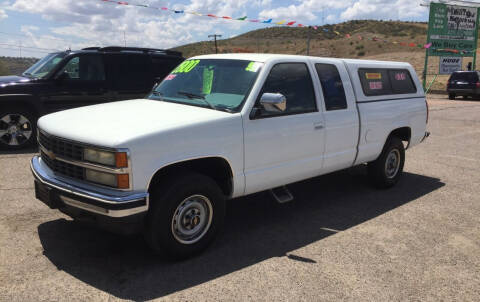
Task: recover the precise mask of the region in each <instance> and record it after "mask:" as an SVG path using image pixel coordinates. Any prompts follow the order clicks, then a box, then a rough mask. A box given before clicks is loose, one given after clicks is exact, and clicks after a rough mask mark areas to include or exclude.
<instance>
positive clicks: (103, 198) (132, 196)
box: [30, 156, 149, 217]
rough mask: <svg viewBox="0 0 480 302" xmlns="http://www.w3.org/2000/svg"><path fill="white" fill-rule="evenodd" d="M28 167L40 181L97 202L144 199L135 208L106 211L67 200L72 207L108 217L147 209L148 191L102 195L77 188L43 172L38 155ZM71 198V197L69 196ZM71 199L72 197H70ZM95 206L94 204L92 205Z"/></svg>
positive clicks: (123, 202) (126, 201) (127, 201)
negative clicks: (122, 194) (140, 204)
mask: <svg viewBox="0 0 480 302" xmlns="http://www.w3.org/2000/svg"><path fill="white" fill-rule="evenodd" d="M30 168H31V170H32V173H33V174H34V177H35V178H36V179H37V180H38V181H40V182H41V183H43V184H45V185H47V186H50V187H52V188H55V189H57V190H60V191H63V192H67V193H70V194H73V195H76V196H79V197H83V198H88V199H92V200H96V201H99V202H103V203H108V204H126V203H131V202H135V201H139V200H145V201H146V204H145V205H144V206H141V207H137V208H132V209H125V210H110V209H106V211H107V213H105V212H102V211H97V210H95V209H93V208H92V205H87V204H85V203H83V202H80V201H78V200H74V202H73V203H72V202H70V204H69V201H68V200H67V202H66V203H67V204H69V205H70V206H73V207H77V208H82V209H84V210H86V211H90V212H94V213H98V214H102V215H106V216H110V217H124V216H129V215H133V214H137V213H141V212H145V211H147V210H148V207H149V194H148V193H134V194H130V195H125V196H109V195H104V194H100V193H95V192H90V191H87V190H84V189H81V188H77V187H75V186H72V185H70V184H68V183H64V182H62V181H59V180H57V179H55V178H52V177H49V176H48V175H47V174H46V173H44V172H43V171H42V170H41V167H40V162H39V156H34V157H33V158H32V160H31V162H30ZM61 197H62V200H63V201H64V202H65V200H64V199H65V196H61ZM67 198H68V197H67ZM69 199H71V198H69ZM72 200H73V199H72ZM93 207H95V206H93Z"/></svg>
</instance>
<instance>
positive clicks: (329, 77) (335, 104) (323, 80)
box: [315, 63, 347, 110]
mask: <svg viewBox="0 0 480 302" xmlns="http://www.w3.org/2000/svg"><path fill="white" fill-rule="evenodd" d="M315 69H316V70H317V74H318V78H319V79H320V84H321V85H322V91H323V97H324V99H325V107H326V109H327V110H339V109H346V108H347V98H346V97H345V89H344V88H343V82H342V79H341V78H340V74H339V73H338V69H337V67H336V66H335V65H333V64H320V63H318V64H315Z"/></svg>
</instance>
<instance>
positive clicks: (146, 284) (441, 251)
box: [0, 96, 480, 301]
mask: <svg viewBox="0 0 480 302" xmlns="http://www.w3.org/2000/svg"><path fill="white" fill-rule="evenodd" d="M429 104H430V123H429V126H428V128H429V131H431V132H432V135H431V137H430V138H429V139H428V140H427V141H426V142H425V143H423V144H421V145H419V146H418V147H415V148H413V149H412V150H408V151H407V153H406V158H407V160H406V165H405V171H406V173H405V175H404V178H403V179H402V180H401V182H400V183H399V184H398V185H397V186H396V187H394V188H392V189H390V190H381V191H378V190H375V189H373V188H372V187H370V186H369V184H368V182H367V179H366V176H365V169H364V168H355V169H351V170H348V171H342V172H338V173H334V174H331V175H327V176H322V177H318V178H315V179H311V180H308V181H305V182H301V183H297V184H294V185H292V186H291V190H292V192H293V193H294V195H295V197H296V199H295V201H293V202H291V203H288V204H282V205H281V204H277V203H275V202H274V201H272V200H271V199H270V198H269V196H268V195H266V194H257V195H254V196H250V197H247V198H242V199H238V200H234V201H231V202H230V203H229V207H228V214H227V215H228V216H227V223H226V228H225V231H224V232H223V234H222V235H221V236H220V237H219V239H218V240H217V241H216V242H215V243H214V245H213V246H211V248H210V249H208V250H207V251H206V252H205V253H204V254H202V255H200V256H198V257H196V258H193V259H190V260H187V261H184V262H179V263H175V262H168V261H167V260H165V259H162V258H158V257H156V256H154V255H153V254H152V253H151V252H150V251H149V249H148V248H147V246H146V244H145V243H144V242H143V240H142V238H141V237H140V236H130V237H122V236H119V235H113V234H110V233H107V232H104V231H99V230H97V229H93V228H89V227H85V226H83V225H79V224H77V223H75V222H72V221H71V220H70V219H69V218H68V217H66V216H64V215H63V214H61V213H59V212H58V211H54V210H50V209H48V208H47V207H46V206H44V205H43V204H41V203H40V202H39V201H37V200H35V199H34V197H33V185H32V181H33V179H32V176H31V174H30V171H29V160H30V158H31V157H32V155H33V154H34V150H30V152H26V153H9V154H5V153H1V154H0V205H1V206H0V300H1V301H47V300H49V301H51V300H59V301H62V300H68V301H78V300H82V301H85V300H89V301H97V300H98V301H107V300H116V299H127V300H149V299H165V300H181V301H205V300H210V301H211V300H225V301H230V300H260V301H285V300H287V301H288V300H290V301H299V300H304V301H335V300H351V301H387V300H403V301H406V300H408V301H412V300H418V301H440V300H445V301H450V300H457V301H478V300H479V297H480V196H479V194H480V100H477V101H471V100H470V101H463V100H457V101H449V100H447V99H446V98H445V96H432V97H430V98H429Z"/></svg>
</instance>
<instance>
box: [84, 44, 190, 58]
mask: <svg viewBox="0 0 480 302" xmlns="http://www.w3.org/2000/svg"><path fill="white" fill-rule="evenodd" d="M82 50H98V51H119V52H120V51H141V52H144V53H162V54H166V55H170V56H177V57H181V56H182V53H181V52H179V51H175V50H167V49H158V48H142V47H122V46H106V47H87V48H83V49H82Z"/></svg>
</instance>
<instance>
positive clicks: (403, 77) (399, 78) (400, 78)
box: [395, 72, 407, 81]
mask: <svg viewBox="0 0 480 302" xmlns="http://www.w3.org/2000/svg"><path fill="white" fill-rule="evenodd" d="M406 79H407V75H406V74H405V73H403V72H400V73H396V74H395V80H397V81H405V80H406Z"/></svg>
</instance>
